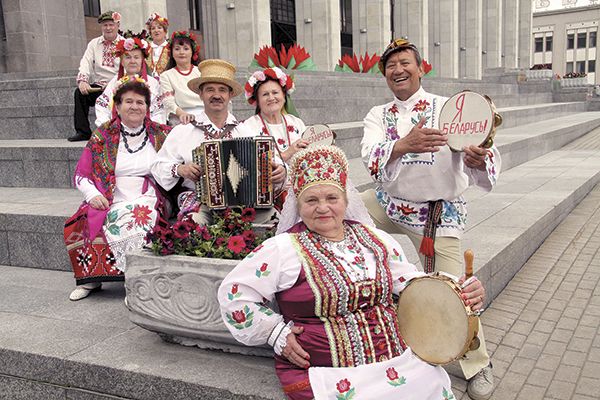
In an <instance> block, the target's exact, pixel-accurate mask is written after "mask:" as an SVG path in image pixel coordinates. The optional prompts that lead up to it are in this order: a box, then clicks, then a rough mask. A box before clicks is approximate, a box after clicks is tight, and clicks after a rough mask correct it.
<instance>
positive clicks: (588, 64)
mask: <svg viewBox="0 0 600 400" xmlns="http://www.w3.org/2000/svg"><path fill="white" fill-rule="evenodd" d="M599 22H600V5H597V4H590V5H586V6H583V7H572V8H565V9H558V10H549V11H536V12H534V14H533V29H532V43H531V60H532V65H537V66H540V65H542V64H543V65H545V66H546V67H549V68H550V69H552V72H553V73H554V74H558V75H560V76H561V77H562V76H564V75H565V74H571V73H576V74H587V79H588V83H590V84H598V83H600V80H599V79H598V76H597V74H596V65H597V64H598V51H597V50H596V48H597V38H598V23H599Z"/></svg>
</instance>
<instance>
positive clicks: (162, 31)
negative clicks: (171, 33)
mask: <svg viewBox="0 0 600 400" xmlns="http://www.w3.org/2000/svg"><path fill="white" fill-rule="evenodd" d="M150 36H151V37H152V41H153V42H154V43H155V44H162V42H164V41H165V39H166V38H167V28H165V27H163V26H162V25H161V24H159V23H158V21H154V22H152V23H151V24H150Z"/></svg>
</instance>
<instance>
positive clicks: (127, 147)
mask: <svg viewBox="0 0 600 400" xmlns="http://www.w3.org/2000/svg"><path fill="white" fill-rule="evenodd" d="M145 131H146V127H145V126H144V125H142V128H141V129H140V130H139V131H138V132H133V133H128V132H125V129H123V126H121V136H122V137H123V145H125V150H127V152H128V153H130V154H133V153H137V152H138V151H140V150H142V149H143V148H144V147H145V146H146V143H147V142H148V137H149V136H148V133H146V136H145V137H144V141H143V142H142V144H141V145H140V147H138V148H137V149H135V150H131V148H130V147H129V143H127V136H129V137H137V136H140V135H141V134H142V133H143V132H145Z"/></svg>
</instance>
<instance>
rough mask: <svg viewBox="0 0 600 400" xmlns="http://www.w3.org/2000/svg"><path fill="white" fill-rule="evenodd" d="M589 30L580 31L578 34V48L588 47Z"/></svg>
mask: <svg viewBox="0 0 600 400" xmlns="http://www.w3.org/2000/svg"><path fill="white" fill-rule="evenodd" d="M586 39H587V32H579V33H578V34H577V48H578V49H585V48H586V42H587V40H586Z"/></svg>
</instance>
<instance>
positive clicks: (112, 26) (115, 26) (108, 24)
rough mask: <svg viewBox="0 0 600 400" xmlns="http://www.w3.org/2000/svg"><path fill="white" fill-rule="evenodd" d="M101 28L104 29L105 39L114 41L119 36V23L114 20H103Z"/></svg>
mask: <svg viewBox="0 0 600 400" xmlns="http://www.w3.org/2000/svg"><path fill="white" fill-rule="evenodd" d="M100 29H101V30H102V36H103V37H104V39H105V40H110V41H113V40H115V39H116V38H117V33H118V31H119V23H118V22H114V21H102V22H101V23H100Z"/></svg>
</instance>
